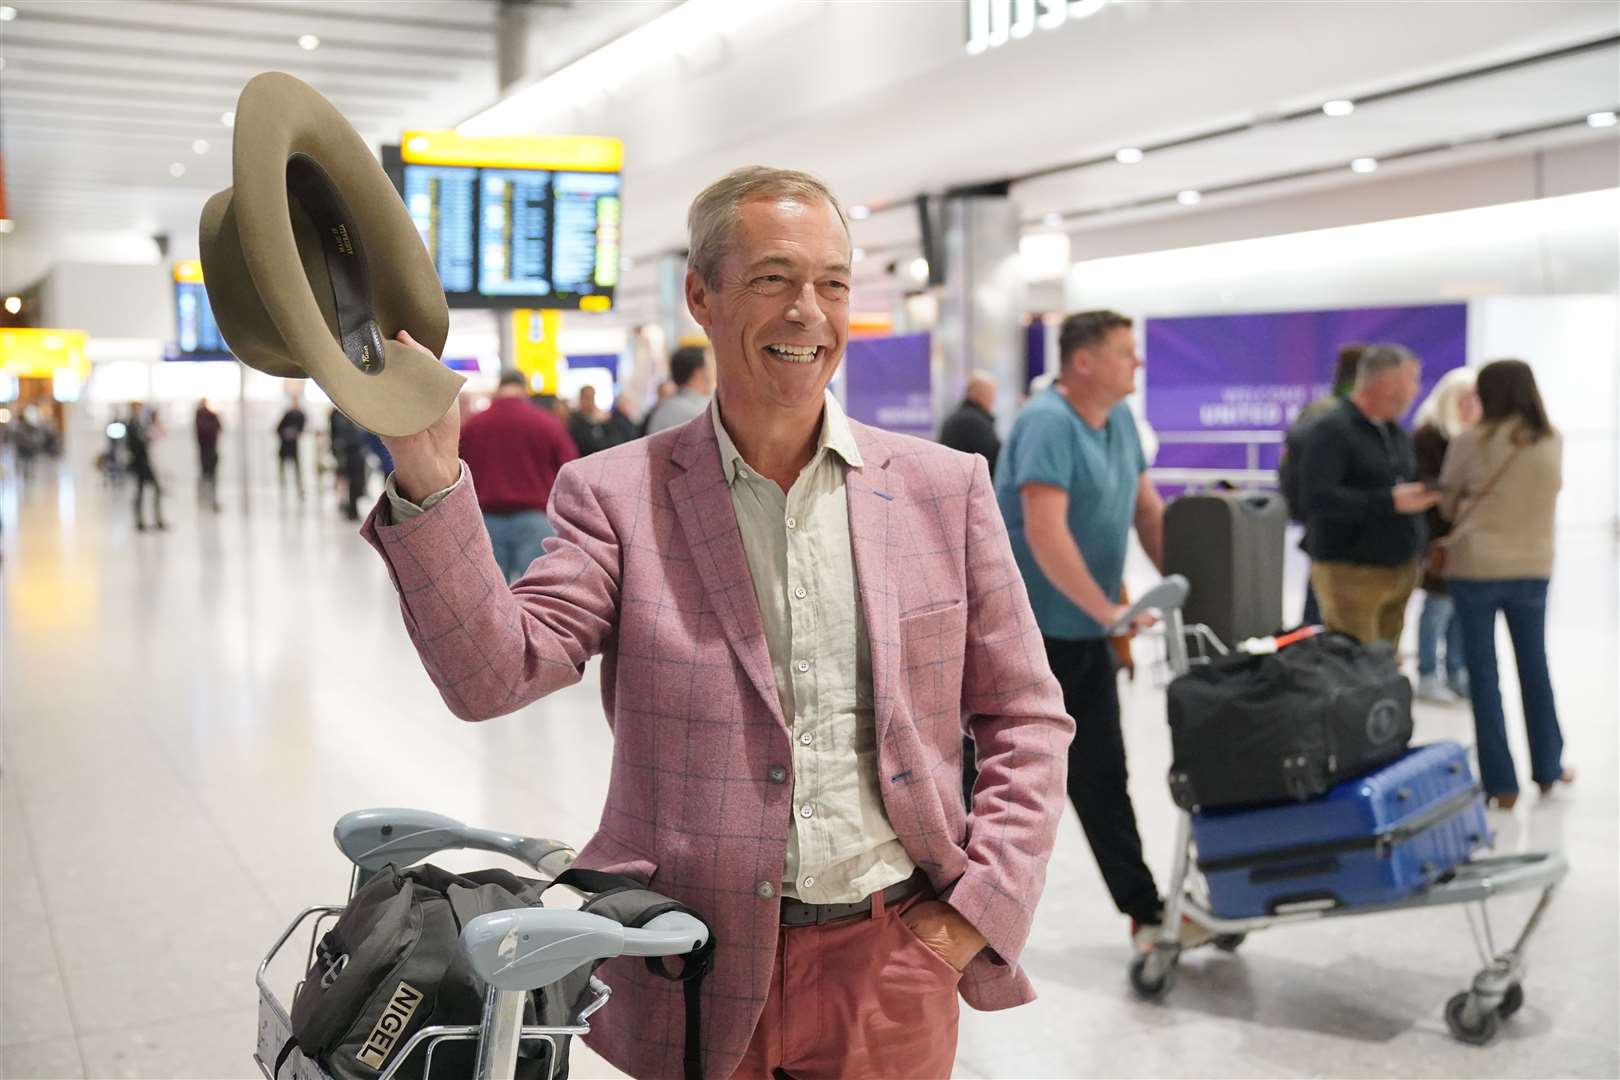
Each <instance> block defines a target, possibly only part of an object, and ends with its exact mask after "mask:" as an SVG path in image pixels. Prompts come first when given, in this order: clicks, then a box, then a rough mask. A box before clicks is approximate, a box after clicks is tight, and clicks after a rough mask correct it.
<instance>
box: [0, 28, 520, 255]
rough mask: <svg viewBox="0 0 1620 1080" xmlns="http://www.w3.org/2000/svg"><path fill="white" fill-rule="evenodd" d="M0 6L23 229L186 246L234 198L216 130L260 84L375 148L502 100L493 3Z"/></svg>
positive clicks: (4, 125)
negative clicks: (308, 96)
mask: <svg viewBox="0 0 1620 1080" xmlns="http://www.w3.org/2000/svg"><path fill="white" fill-rule="evenodd" d="M5 3H6V4H8V5H10V6H12V7H14V8H15V9H16V11H17V13H18V14H17V17H16V18H15V19H14V20H12V21H10V22H5V23H0V57H3V58H4V60H5V68H4V71H3V73H0V146H3V149H4V154H5V171H6V187H7V199H8V204H9V211H10V213H11V216H12V217H13V218H14V219H15V220H16V221H17V222H18V223H19V226H20V227H22V226H26V227H27V228H29V229H50V230H68V229H75V230H102V229H106V230H114V229H131V228H137V229H141V230H143V231H147V232H170V233H175V234H188V233H190V232H191V231H193V230H194V229H195V228H196V218H197V211H198V208H199V207H200V205H201V203H202V201H203V200H204V199H206V198H207V196H208V195H210V194H212V193H213V192H214V191H217V190H219V189H220V188H224V187H227V186H229V184H230V182H231V181H230V146H231V130H230V129H229V128H227V127H226V126H224V124H223V123H222V122H221V114H222V113H225V112H228V111H230V110H231V109H232V108H233V107H234V105H235V101H236V97H237V94H238V93H239V92H240V91H241V88H242V86H243V84H244V83H245V82H246V81H247V80H248V79H249V78H251V77H252V76H253V75H255V74H257V73H258V72H261V71H268V70H280V71H287V72H290V73H292V74H294V75H297V76H298V77H299V78H301V79H304V80H305V81H307V82H309V83H310V84H312V85H313V86H314V87H315V88H316V89H318V90H320V91H321V92H322V93H324V94H325V95H326V96H327V97H329V98H330V99H331V100H332V101H333V102H334V103H335V104H336V105H337V106H338V108H339V109H341V110H342V111H343V112H344V113H345V115H347V116H349V117H350V118H351V119H352V120H353V121H354V123H355V125H356V127H358V128H359V129H360V131H361V132H362V134H364V135H365V136H366V137H367V138H368V139H369V140H370V141H372V142H373V143H379V142H382V141H385V140H392V139H395V138H397V136H398V133H399V130H400V128H401V127H402V126H406V125H410V126H424V125H427V124H433V123H448V122H453V121H455V120H457V119H459V118H460V117H462V116H465V115H466V114H468V113H470V112H472V111H473V110H475V109H477V108H480V107H482V106H483V105H485V104H487V103H488V101H489V100H490V99H491V98H492V97H493V96H494V95H495V93H496V90H497V87H496V78H495V72H496V62H495V61H496V36H495V25H496V13H497V7H496V4H495V3H494V0H410V2H408V3H375V2H364V0H318V2H273V0H72V2H64V0H5ZM304 34H314V35H315V36H316V37H318V38H319V40H320V45H319V47H318V48H317V49H315V50H313V51H305V50H304V49H302V48H301V47H300V46H299V44H298V39H299V37H300V36H301V35H304ZM198 139H202V140H205V141H206V142H207V143H208V147H207V150H206V152H204V153H197V152H196V150H195V149H194V148H193V143H194V142H195V141H196V140H198ZM176 163H178V164H181V165H184V166H185V175H184V176H182V177H180V178H178V179H177V178H175V177H173V176H171V175H170V167H171V166H172V165H174V164H176Z"/></svg>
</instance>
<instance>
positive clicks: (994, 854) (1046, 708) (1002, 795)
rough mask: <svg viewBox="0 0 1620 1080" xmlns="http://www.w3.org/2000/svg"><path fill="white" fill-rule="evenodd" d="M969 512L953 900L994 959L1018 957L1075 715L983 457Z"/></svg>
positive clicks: (1046, 853)
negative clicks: (974, 767)
mask: <svg viewBox="0 0 1620 1080" xmlns="http://www.w3.org/2000/svg"><path fill="white" fill-rule="evenodd" d="M967 513H968V520H967V554H966V559H967V566H966V571H967V602H968V629H967V648H966V654H965V657H964V666H963V672H962V708H963V710H964V712H965V713H966V714H967V715H969V716H970V717H971V718H972V719H971V720H970V722H969V723H970V726H971V729H972V733H973V741H974V743H975V745H976V748H977V753H978V759H979V783H978V786H977V789H976V793H975V795H974V799H973V812H972V815H971V817H970V818H969V821H968V829H969V836H968V844H967V857H968V869H967V871H966V872H965V873H964V874H963V875H962V877H961V878H960V879H959V880H958V881H957V883H956V885H955V886H954V887H953V888H952V889H951V891H950V894H949V897H948V899H949V901H950V904H951V906H952V907H954V908H955V909H956V910H957V911H958V912H960V913H961V914H962V915H963V917H965V918H966V919H967V920H968V921H969V922H970V923H972V924H973V925H974V927H975V928H976V929H978V931H979V933H981V934H983V935H984V937H985V940H986V941H988V942H989V944H990V948H991V949H993V950H994V951H995V953H996V955H997V957H999V959H1001V960H1003V961H1005V962H1006V963H1010V964H1011V963H1017V960H1018V956H1019V954H1020V953H1021V952H1022V951H1023V947H1024V941H1025V939H1026V938H1027V937H1028V934H1029V927H1030V922H1031V920H1032V919H1033V917H1034V914H1035V904H1036V901H1037V900H1039V899H1040V895H1041V890H1042V888H1043V886H1044V884H1045V881H1046V863H1047V859H1048V858H1049V857H1050V855H1051V853H1052V845H1053V843H1054V841H1055V839H1056V836H1057V826H1058V822H1059V821H1060V820H1061V817H1062V813H1063V807H1064V806H1065V805H1066V802H1067V800H1066V799H1065V796H1064V791H1065V781H1066V778H1067V775H1068V747H1069V742H1070V740H1072V739H1073V738H1074V721H1073V720H1072V719H1070V718H1069V715H1068V714H1067V713H1066V712H1065V711H1064V709H1063V693H1062V691H1061V690H1060V689H1059V688H1058V683H1057V679H1056V678H1054V677H1053V675H1052V669H1051V666H1050V665H1049V664H1048V663H1047V659H1046V649H1045V646H1044V644H1043V643H1042V640H1041V633H1040V630H1039V629H1038V628H1037V627H1036V625H1035V615H1034V613H1033V612H1032V611H1031V610H1030V606H1029V596H1028V594H1027V592H1026V591H1025V589H1024V582H1023V579H1022V577H1020V576H1019V573H1018V565H1017V563H1015V562H1014V561H1013V553H1012V546H1011V544H1010V543H1009V542H1008V540H1007V529H1006V526H1005V525H1004V524H1003V523H1002V520H1001V513H1000V511H999V510H998V509H997V507H996V502H995V498H994V496H993V495H992V494H991V487H990V473H989V470H988V468H987V467H986V464H985V462H984V460H983V459H981V458H978V457H975V458H974V459H973V481H972V487H971V489H970V491H969V493H968V510H967Z"/></svg>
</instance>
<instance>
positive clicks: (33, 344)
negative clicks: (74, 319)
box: [0, 327, 90, 379]
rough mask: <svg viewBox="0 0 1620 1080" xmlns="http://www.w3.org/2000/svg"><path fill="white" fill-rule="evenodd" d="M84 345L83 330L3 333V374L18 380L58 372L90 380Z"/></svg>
mask: <svg viewBox="0 0 1620 1080" xmlns="http://www.w3.org/2000/svg"><path fill="white" fill-rule="evenodd" d="M84 343H85V333H84V331H83V330H39V329H32V328H27V327H16V328H8V329H4V330H0V371H4V372H5V373H6V374H7V375H15V376H16V377H17V378H19V379H27V378H34V379H49V378H51V377H52V376H54V375H55V374H56V373H57V372H58V371H72V372H76V373H77V374H78V375H79V377H80V378H81V379H82V378H87V377H88V376H89V374H90V358H89V357H87V356H86V355H85V354H84Z"/></svg>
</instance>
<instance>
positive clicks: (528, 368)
mask: <svg viewBox="0 0 1620 1080" xmlns="http://www.w3.org/2000/svg"><path fill="white" fill-rule="evenodd" d="M586 299H587V300H588V299H590V297H586ZM561 329H562V312H560V311H556V310H552V309H546V310H539V309H534V308H518V309H517V310H516V311H514V312H512V351H513V352H514V353H515V354H516V355H515V356H514V357H513V358H512V359H513V363H512V366H513V367H515V368H517V369H518V370H519V371H521V372H523V374H524V375H526V376H528V379H529V392H530V393H532V394H555V393H556V392H557V386H558V383H559V379H558V375H557V370H558V368H559V366H560V364H559V361H560V360H561V358H562V352H561V350H559V349H558V348H557V334H558V331H560V330H561Z"/></svg>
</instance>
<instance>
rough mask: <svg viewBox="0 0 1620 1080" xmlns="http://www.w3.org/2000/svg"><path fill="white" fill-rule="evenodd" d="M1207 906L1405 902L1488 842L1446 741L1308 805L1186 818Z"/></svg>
mask: <svg viewBox="0 0 1620 1080" xmlns="http://www.w3.org/2000/svg"><path fill="white" fill-rule="evenodd" d="M1192 834H1193V842H1194V844H1195V845H1196V847H1197V851H1198V868H1199V870H1201V871H1202V872H1203V875H1204V880H1205V882H1206V884H1207V885H1208V886H1209V900H1210V907H1211V908H1212V909H1213V910H1214V912H1215V914H1217V915H1220V916H1223V917H1225V918H1229V919H1235V918H1247V917H1251V916H1258V915H1276V914H1285V913H1287V912H1290V911H1307V910H1312V909H1318V908H1329V907H1360V906H1362V905H1366V904H1383V903H1390V902H1393V901H1397V900H1402V899H1405V898H1406V897H1408V896H1411V895H1413V894H1414V893H1417V892H1420V891H1421V890H1423V889H1425V888H1427V887H1428V886H1429V885H1431V884H1433V883H1434V882H1435V880H1436V879H1438V878H1439V877H1441V876H1442V875H1443V874H1445V873H1446V872H1447V871H1448V870H1450V869H1451V868H1452V867H1454V866H1456V865H1457V864H1458V863H1461V862H1464V861H1466V860H1467V859H1468V857H1469V856H1470V855H1472V854H1473V853H1474V852H1475V851H1476V850H1477V849H1478V848H1480V847H1481V846H1485V845H1488V844H1489V843H1490V842H1491V835H1490V831H1489V829H1488V828H1487V827H1486V824H1485V803H1484V799H1483V798H1482V796H1481V793H1480V787H1479V785H1478V784H1477V783H1476V782H1475V780H1474V774H1473V771H1472V770H1471V769H1470V768H1469V765H1468V751H1467V750H1466V749H1464V748H1463V747H1462V746H1461V745H1459V744H1457V743H1454V742H1440V743H1433V744H1431V745H1428V746H1422V747H1418V748H1416V749H1413V750H1410V751H1408V752H1407V753H1406V754H1405V755H1404V756H1403V757H1400V758H1397V759H1396V760H1395V761H1393V762H1391V763H1390V764H1388V765H1386V766H1384V767H1383V768H1381V769H1378V770H1376V771H1375V772H1371V773H1368V774H1367V775H1366V776H1360V777H1357V778H1355V779H1353V780H1346V781H1343V782H1342V783H1340V784H1337V785H1335V786H1334V787H1333V788H1331V789H1329V791H1328V792H1327V794H1325V795H1323V796H1321V797H1320V798H1317V799H1313V800H1311V801H1310V802H1303V803H1294V804H1290V805H1286V806H1268V807H1262V808H1259V809H1252V810H1243V809H1236V810H1215V811H1210V812H1208V813H1202V814H1194V815H1193V816H1192Z"/></svg>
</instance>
